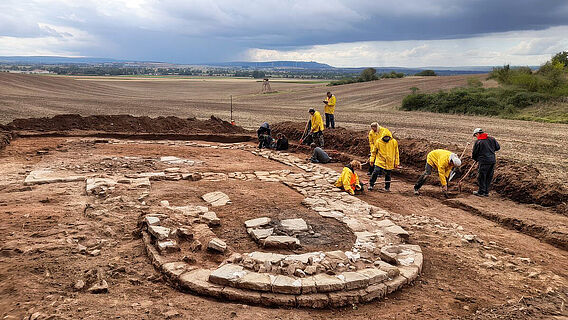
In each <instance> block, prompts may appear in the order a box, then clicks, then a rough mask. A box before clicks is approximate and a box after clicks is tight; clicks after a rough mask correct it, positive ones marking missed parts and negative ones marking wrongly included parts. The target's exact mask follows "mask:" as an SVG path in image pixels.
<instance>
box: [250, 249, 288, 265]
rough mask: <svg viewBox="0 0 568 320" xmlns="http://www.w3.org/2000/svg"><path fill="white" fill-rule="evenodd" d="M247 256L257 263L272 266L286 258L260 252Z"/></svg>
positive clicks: (276, 254)
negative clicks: (266, 263) (270, 264)
mask: <svg viewBox="0 0 568 320" xmlns="http://www.w3.org/2000/svg"><path fill="white" fill-rule="evenodd" d="M247 256H248V257H249V258H251V259H252V260H254V261H255V262H258V263H265V262H270V263H272V264H275V263H278V262H280V261H282V260H283V259H284V258H286V256H285V255H283V254H278V253H272V252H260V251H255V252H251V253H249V254H248V255H247Z"/></svg>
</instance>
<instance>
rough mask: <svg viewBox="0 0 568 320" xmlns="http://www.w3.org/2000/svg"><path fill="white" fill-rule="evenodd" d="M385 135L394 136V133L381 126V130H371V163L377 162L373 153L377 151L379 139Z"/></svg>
mask: <svg viewBox="0 0 568 320" xmlns="http://www.w3.org/2000/svg"><path fill="white" fill-rule="evenodd" d="M384 136H389V137H391V138H392V133H391V132H390V130H389V129H387V128H384V127H381V126H379V130H378V131H377V132H375V131H373V129H371V130H369V148H370V149H371V156H370V157H369V163H374V162H375V157H374V156H373V153H375V145H376V144H377V141H379V140H380V139H382V138H383V137H384Z"/></svg>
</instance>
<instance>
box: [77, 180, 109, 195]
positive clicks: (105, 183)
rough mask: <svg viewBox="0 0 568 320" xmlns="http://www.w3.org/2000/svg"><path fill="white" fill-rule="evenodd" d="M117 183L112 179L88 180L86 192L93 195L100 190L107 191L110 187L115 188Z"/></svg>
mask: <svg viewBox="0 0 568 320" xmlns="http://www.w3.org/2000/svg"><path fill="white" fill-rule="evenodd" d="M116 183H117V182H116V181H114V180H113V179H110V178H88V179H87V185H86V187H85V190H86V191H87V194H91V193H94V192H96V190H98V189H102V190H105V189H108V188H110V187H114V186H115V185H116Z"/></svg>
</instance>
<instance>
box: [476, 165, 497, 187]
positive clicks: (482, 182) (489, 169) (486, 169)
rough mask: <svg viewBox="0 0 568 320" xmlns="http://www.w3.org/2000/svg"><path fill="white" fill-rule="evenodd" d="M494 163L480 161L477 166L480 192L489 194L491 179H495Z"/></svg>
mask: <svg viewBox="0 0 568 320" xmlns="http://www.w3.org/2000/svg"><path fill="white" fill-rule="evenodd" d="M494 170H495V164H494V163H480V164H479V166H478V168H477V185H478V186H479V191H478V192H479V193H480V194H489V189H490V188H491V180H493V171H494Z"/></svg>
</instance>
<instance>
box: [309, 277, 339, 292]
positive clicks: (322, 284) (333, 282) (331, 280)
mask: <svg viewBox="0 0 568 320" xmlns="http://www.w3.org/2000/svg"><path fill="white" fill-rule="evenodd" d="M314 281H315V282H316V289H317V291H318V292H331V291H338V290H343V288H344V287H345V282H344V281H343V280H341V279H339V278H338V277H336V276H330V275H328V274H325V273H320V274H316V275H315V276H314Z"/></svg>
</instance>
